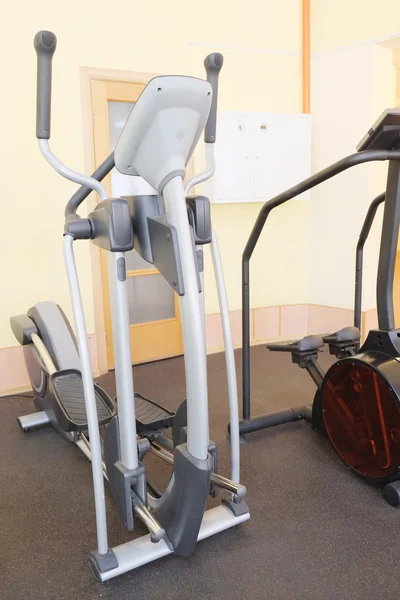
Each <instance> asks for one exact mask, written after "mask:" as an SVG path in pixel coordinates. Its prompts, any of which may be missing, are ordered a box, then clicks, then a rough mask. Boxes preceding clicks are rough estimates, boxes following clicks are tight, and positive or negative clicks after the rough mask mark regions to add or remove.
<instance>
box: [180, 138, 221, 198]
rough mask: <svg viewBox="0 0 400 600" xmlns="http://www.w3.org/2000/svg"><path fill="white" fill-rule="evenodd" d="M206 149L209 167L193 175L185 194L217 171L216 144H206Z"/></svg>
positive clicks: (186, 186) (187, 184)
mask: <svg viewBox="0 0 400 600" xmlns="http://www.w3.org/2000/svg"><path fill="white" fill-rule="evenodd" d="M204 145H205V149H206V161H207V163H206V164H207V169H206V170H205V171H203V172H202V173H199V174H198V175H193V177H191V178H190V179H189V181H188V182H187V183H186V185H185V196H188V195H189V193H190V190H191V189H192V188H193V187H194V186H195V185H198V184H199V183H203V181H206V180H207V179H210V178H211V177H212V176H213V175H214V173H215V155H214V144H204Z"/></svg>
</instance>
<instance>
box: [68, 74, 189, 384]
mask: <svg viewBox="0 0 400 600" xmlns="http://www.w3.org/2000/svg"><path fill="white" fill-rule="evenodd" d="M157 75H158V74H157V73H143V72H138V71H119V70H116V69H101V68H96V67H80V69H79V76H80V87H81V110H82V131H83V155H84V169H85V173H88V174H89V173H93V171H94V170H95V169H96V165H95V148H94V136H93V130H94V113H93V107H92V94H91V82H92V81H94V80H97V81H110V82H116V83H138V84H147V83H148V82H149V81H150V79H153V77H157ZM193 172H194V165H193V158H192V159H191V160H190V162H189V164H188V166H187V175H188V176H189V177H191V175H192V174H193ZM96 204H97V198H96V194H94V193H91V194H90V196H89V197H88V200H87V205H86V206H87V210H88V212H90V211H91V210H93V209H94V208H95V206H96ZM90 264H91V274H92V293H93V308H94V325H95V336H96V348H97V364H98V369H99V373H100V374H103V373H107V372H108V360H107V337H106V322H105V310H104V295H103V292H104V288H103V276H102V260H101V250H100V248H98V247H97V246H95V245H94V244H90Z"/></svg>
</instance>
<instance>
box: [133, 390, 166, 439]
mask: <svg viewBox="0 0 400 600" xmlns="http://www.w3.org/2000/svg"><path fill="white" fill-rule="evenodd" d="M135 412H136V430H137V432H138V433H139V434H140V435H143V436H146V435H147V434H149V433H154V432H155V431H159V430H160V429H169V428H170V427H172V425H173V422H174V417H175V413H174V412H172V411H170V410H168V409H166V408H164V407H163V406H161V405H160V404H157V402H153V401H152V400H149V399H148V398H145V397H144V396H142V395H141V394H135Z"/></svg>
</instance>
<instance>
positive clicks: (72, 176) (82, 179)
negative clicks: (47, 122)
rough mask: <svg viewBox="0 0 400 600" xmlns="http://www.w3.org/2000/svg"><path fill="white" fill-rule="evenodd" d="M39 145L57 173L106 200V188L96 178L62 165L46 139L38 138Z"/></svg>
mask: <svg viewBox="0 0 400 600" xmlns="http://www.w3.org/2000/svg"><path fill="white" fill-rule="evenodd" d="M39 147H40V151H41V153H42V154H43V156H44V158H45V159H46V160H47V162H48V163H49V164H50V165H51V166H52V167H53V169H55V171H57V173H59V174H60V175H62V176H63V177H65V178H66V179H69V180H70V181H74V182H75V183H80V184H81V185H85V186H87V187H89V188H91V189H92V190H94V191H95V192H97V193H98V194H99V196H100V199H101V200H107V198H108V194H107V190H106V188H105V187H104V186H103V185H102V184H101V183H99V182H98V181H96V179H93V178H92V177H89V176H88V175H84V174H83V173H78V171H73V170H72V169H69V168H68V167H67V166H66V165H64V163H62V162H61V160H59V159H58V158H57V156H56V155H55V154H54V153H53V152H52V151H51V149H50V146H49V141H48V140H46V139H39Z"/></svg>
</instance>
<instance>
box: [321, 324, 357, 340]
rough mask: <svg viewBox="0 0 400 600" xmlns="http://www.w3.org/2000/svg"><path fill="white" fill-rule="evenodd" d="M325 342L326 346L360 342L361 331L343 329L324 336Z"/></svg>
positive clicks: (350, 328) (348, 328)
mask: <svg viewBox="0 0 400 600" xmlns="http://www.w3.org/2000/svg"><path fill="white" fill-rule="evenodd" d="M323 340H324V342H325V343H326V344H332V343H335V342H337V343H339V342H355V341H357V342H358V341H359V340H360V330H359V329H358V328H357V327H343V329H339V331H335V333H331V334H330V335H324V337H323Z"/></svg>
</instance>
